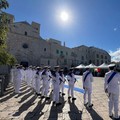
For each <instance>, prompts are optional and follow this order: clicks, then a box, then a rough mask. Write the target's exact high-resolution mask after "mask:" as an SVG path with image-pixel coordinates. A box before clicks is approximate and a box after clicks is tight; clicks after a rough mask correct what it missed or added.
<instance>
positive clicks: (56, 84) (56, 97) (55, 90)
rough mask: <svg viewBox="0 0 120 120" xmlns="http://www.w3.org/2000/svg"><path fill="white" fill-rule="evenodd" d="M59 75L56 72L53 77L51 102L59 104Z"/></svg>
mask: <svg viewBox="0 0 120 120" xmlns="http://www.w3.org/2000/svg"><path fill="white" fill-rule="evenodd" d="M60 84H61V81H60V74H59V73H58V72H56V73H55V76H53V101H54V102H56V104H57V103H59V92H60Z"/></svg>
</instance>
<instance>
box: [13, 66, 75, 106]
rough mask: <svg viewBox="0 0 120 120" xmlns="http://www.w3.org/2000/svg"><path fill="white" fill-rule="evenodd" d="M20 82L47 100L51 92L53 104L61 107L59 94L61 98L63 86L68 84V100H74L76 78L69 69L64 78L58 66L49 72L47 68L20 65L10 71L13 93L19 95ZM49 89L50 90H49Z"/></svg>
mask: <svg viewBox="0 0 120 120" xmlns="http://www.w3.org/2000/svg"><path fill="white" fill-rule="evenodd" d="M22 81H25V82H26V84H27V86H28V87H31V88H32V89H33V90H34V91H35V93H36V95H37V96H41V98H45V99H46V100H49V99H50V97H49V91H50V90H52V94H53V97H52V98H53V103H54V104H56V106H57V105H61V103H60V101H59V93H60V92H61V94H62V96H64V95H65V93H64V84H65V82H68V85H69V89H68V98H69V99H70V98H72V100H76V98H75V97H74V90H73V88H74V84H75V82H76V78H75V75H74V72H73V68H71V69H70V70H69V72H68V74H67V76H66V77H65V75H64V71H63V69H62V68H60V67H59V66H55V67H54V70H51V69H50V67H49V66H44V67H43V68H41V67H34V66H33V67H32V66H29V67H28V68H24V67H22V66H21V65H16V66H14V67H12V69H11V82H13V85H14V89H15V93H17V94H19V93H20V86H21V83H22ZM50 88H51V89H50Z"/></svg>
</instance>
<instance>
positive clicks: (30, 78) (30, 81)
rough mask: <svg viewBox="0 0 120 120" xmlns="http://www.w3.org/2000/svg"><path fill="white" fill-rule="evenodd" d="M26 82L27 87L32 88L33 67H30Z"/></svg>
mask: <svg viewBox="0 0 120 120" xmlns="http://www.w3.org/2000/svg"><path fill="white" fill-rule="evenodd" d="M26 80H27V85H28V86H29V87H32V66H29V67H28V69H27V70H26Z"/></svg>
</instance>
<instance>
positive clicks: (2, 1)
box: [0, 0, 9, 9]
mask: <svg viewBox="0 0 120 120" xmlns="http://www.w3.org/2000/svg"><path fill="white" fill-rule="evenodd" d="M7 7H9V4H8V2H7V1H6V0H0V9H3V8H4V9H6V8H7Z"/></svg>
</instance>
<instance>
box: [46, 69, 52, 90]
mask: <svg viewBox="0 0 120 120" xmlns="http://www.w3.org/2000/svg"><path fill="white" fill-rule="evenodd" d="M48 75H49V80H48V87H47V88H48V91H49V88H50V84H51V82H52V74H51V71H50V70H49V71H48Z"/></svg>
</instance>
